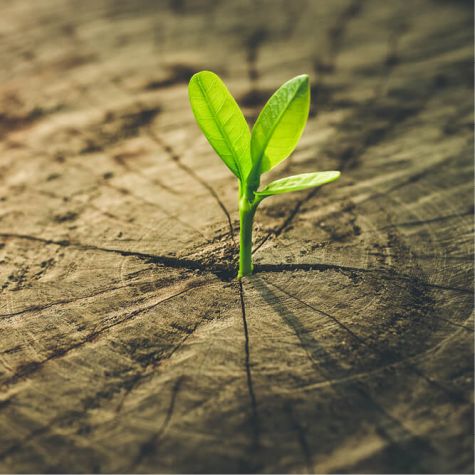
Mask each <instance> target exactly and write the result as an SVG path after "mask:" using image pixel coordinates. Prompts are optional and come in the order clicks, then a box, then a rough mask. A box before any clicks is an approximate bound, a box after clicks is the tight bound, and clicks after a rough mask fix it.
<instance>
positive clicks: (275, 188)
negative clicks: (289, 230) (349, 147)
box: [256, 171, 340, 198]
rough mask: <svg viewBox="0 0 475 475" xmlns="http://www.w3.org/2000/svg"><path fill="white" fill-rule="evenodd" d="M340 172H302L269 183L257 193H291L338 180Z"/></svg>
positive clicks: (263, 196) (260, 194) (262, 194)
mask: <svg viewBox="0 0 475 475" xmlns="http://www.w3.org/2000/svg"><path fill="white" fill-rule="evenodd" d="M339 177H340V172H338V171H331V172H315V173H302V174H301V175H294V176H288V177H287V178H281V179H280V180H276V181H273V182H272V183H269V184H268V185H267V186H266V187H265V188H264V189H262V190H261V191H257V192H256V195H257V196H260V197H262V198H265V197H266V196H271V195H280V194H281V193H289V192H291V191H299V190H306V189H307V188H315V187H317V186H322V185H325V183H330V182H332V181H335V180H337V179H338V178H339Z"/></svg>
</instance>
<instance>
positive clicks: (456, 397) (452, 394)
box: [263, 279, 467, 402]
mask: <svg viewBox="0 0 475 475" xmlns="http://www.w3.org/2000/svg"><path fill="white" fill-rule="evenodd" d="M263 280H264V279H263ZM264 282H266V283H267V284H268V285H271V286H272V287H275V288H276V289H278V290H279V291H281V292H282V293H283V294H285V295H287V296H289V297H291V298H293V299H295V300H297V301H298V302H300V303H301V304H302V305H304V306H306V307H308V308H310V309H311V310H313V311H315V312H317V313H320V314H322V315H324V316H325V317H327V318H329V319H330V320H332V321H333V322H334V323H336V324H337V325H338V326H340V327H341V328H343V329H344V330H345V331H346V332H347V333H348V334H349V335H351V336H352V337H353V338H354V339H355V340H356V341H358V343H360V344H361V345H364V346H365V347H366V348H368V349H369V350H370V351H371V352H373V353H374V354H376V355H377V356H378V357H380V358H382V359H383V360H386V359H388V358H389V359H393V353H392V352H390V351H386V350H380V349H379V348H377V347H375V346H374V345H372V344H370V343H368V342H367V341H366V340H364V339H363V338H361V337H360V336H358V335H357V334H356V333H354V332H353V331H352V330H351V329H350V328H348V327H347V326H346V325H344V324H343V323H342V322H340V321H339V320H338V319H337V318H335V317H334V316H333V315H330V314H329V313H327V312H324V311H323V310H320V309H317V308H316V307H314V306H313V305H311V304H309V303H307V302H305V301H304V300H302V299H300V298H299V297H297V296H295V295H293V294H291V293H289V292H287V291H286V290H284V289H282V288H281V287H280V286H277V285H276V284H274V283H272V282H269V281H267V280H264ZM396 356H397V355H396ZM413 358H415V356H411V357H409V358H406V359H405V360H399V361H396V362H394V363H391V364H390V365H388V367H389V366H393V365H394V364H395V363H396V364H398V363H402V364H404V365H406V367H407V368H408V369H409V370H411V371H413V372H414V373H415V374H417V375H418V376H419V377H421V378H422V379H424V380H425V381H426V382H427V383H429V384H430V385H432V386H434V387H436V388H437V389H439V390H440V391H442V392H443V393H445V394H446V395H447V396H448V397H449V398H450V400H453V401H458V402H467V400H466V398H465V397H464V396H463V395H462V394H460V393H458V392H457V391H454V390H452V389H451V388H447V387H446V386H444V385H443V384H441V383H440V382H439V381H436V380H434V379H433V378H431V377H430V376H427V375H426V374H425V373H423V372H422V371H421V370H420V369H419V368H418V367H416V366H414V365H413V364H411V363H410V362H409V361H407V360H409V359H413Z"/></svg>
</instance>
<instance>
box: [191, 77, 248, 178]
mask: <svg viewBox="0 0 475 475" xmlns="http://www.w3.org/2000/svg"><path fill="white" fill-rule="evenodd" d="M188 93H189V97H190V103H191V109H192V110H193V114H194V115H195V118H196V121H197V122H198V125H199V126H200V128H201V130H202V131H203V134H204V135H205V136H206V138H207V139H208V142H209V143H210V144H211V146H212V147H213V149H214V150H215V151H216V153H217V154H218V155H219V156H220V157H221V159H222V160H223V162H224V163H225V164H226V165H227V167H228V168H229V169H230V170H231V171H232V172H233V173H234V174H235V175H236V176H237V177H238V178H239V179H241V180H245V179H246V177H247V175H248V174H249V171H250V170H251V156H250V135H251V134H250V132H249V126H248V125H247V122H246V119H245V118H244V115H243V114H242V112H241V109H240V108H239V106H238V105H237V103H236V101H235V100H234V98H233V96H232V95H231V93H230V92H229V91H228V89H227V87H226V86H225V85H224V83H223V81H221V79H220V78H219V77H218V76H217V75H216V74H214V73H212V72H211V71H201V72H199V73H196V74H195V75H194V76H193V77H192V78H191V80H190V83H189V85H188Z"/></svg>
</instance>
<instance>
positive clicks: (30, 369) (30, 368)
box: [0, 282, 209, 388]
mask: <svg viewBox="0 0 475 475" xmlns="http://www.w3.org/2000/svg"><path fill="white" fill-rule="evenodd" d="M207 284H209V282H201V283H198V284H195V285H191V284H189V285H187V286H186V287H185V288H184V289H182V290H180V291H179V292H176V293H174V294H172V295H169V296H167V297H164V298H162V299H160V300H158V301H156V302H154V303H153V304H151V305H148V306H145V307H142V308H138V309H136V310H134V311H132V312H127V313H125V316H124V317H123V318H121V319H120V320H117V321H115V322H112V323H110V324H108V325H105V326H103V327H102V328H100V329H99V330H94V331H92V332H91V333H90V334H89V335H87V336H86V337H84V338H83V339H81V340H80V341H78V342H76V343H74V344H73V345H70V346H68V347H66V348H58V349H56V350H54V351H53V352H52V353H51V354H50V355H48V356H47V357H46V358H44V359H43V360H41V361H32V362H30V363H26V364H24V365H23V366H20V367H19V368H18V369H17V371H16V373H14V374H13V375H11V376H9V377H8V378H6V379H5V380H4V381H3V382H0V387H3V388H6V387H8V386H11V385H12V384H15V383H17V382H18V381H20V380H23V379H25V378H28V377H30V376H31V375H33V374H35V373H37V372H38V371H39V370H41V369H42V368H43V367H44V365H46V364H47V363H49V362H51V361H55V360H58V359H60V358H62V357H64V356H66V355H68V354H69V353H71V352H72V351H73V350H76V349H78V348H81V347H83V346H84V345H86V344H88V343H92V342H95V341H96V340H97V338H99V337H100V336H102V335H103V334H104V333H106V332H108V331H109V330H110V329H112V328H115V327H117V326H119V325H122V324H124V323H127V322H129V321H130V320H132V319H134V318H135V317H137V316H138V315H139V314H141V313H144V312H147V311H150V310H152V309H154V308H155V307H157V306H158V305H160V304H162V303H165V302H168V301H169V300H171V299H174V298H176V297H179V296H180V295H183V294H185V293H187V292H190V291H192V290H194V289H197V288H199V287H203V286H204V285H207Z"/></svg>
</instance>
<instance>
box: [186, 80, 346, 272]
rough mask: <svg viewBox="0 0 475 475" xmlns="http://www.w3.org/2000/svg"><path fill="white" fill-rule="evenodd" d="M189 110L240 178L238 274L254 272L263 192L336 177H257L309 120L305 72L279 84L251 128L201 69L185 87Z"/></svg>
mask: <svg viewBox="0 0 475 475" xmlns="http://www.w3.org/2000/svg"><path fill="white" fill-rule="evenodd" d="M188 92H189V97H190V103H191V108H192V110H193V114H194V115H195V118H196V121H197V122H198V125H199V126H200V128H201V130H202V131H203V134H204V135H205V137H206V138H207V139H208V141H209V143H210V144H211V146H212V147H213V149H214V150H215V152H216V153H217V154H218V155H219V157H220V158H221V159H222V160H223V162H224V163H225V164H226V166H227V167H228V168H229V169H230V170H231V172H232V173H234V175H236V177H237V179H238V180H239V220H240V229H239V238H240V242H239V273H238V278H242V277H244V276H246V275H250V274H252V271H253V264H252V227H253V222H254V215H255V213H256V209H257V207H258V206H259V203H260V202H261V201H262V200H263V199H264V198H266V197H267V196H272V195H279V194H281V193H288V192H290V191H299V190H305V189H308V188H314V187H317V186H321V185H324V184H325V183H330V182H332V181H335V180H336V179H338V177H339V176H340V172H339V171H327V172H314V173H303V174H301V175H294V176H289V177H287V178H282V179H280V180H276V181H273V182H272V183H269V184H268V185H266V186H265V187H264V188H262V189H261V190H259V186H260V182H261V175H262V174H263V173H265V172H268V171H270V170H272V169H273V168H274V167H275V166H277V165H278V164H279V163H280V162H282V161H283V160H285V159H286V158H287V157H288V156H289V155H290V154H291V153H292V152H293V150H294V149H295V147H296V145H297V143H298V141H299V139H300V136H301V135H302V132H303V129H304V127H305V124H306V122H307V118H308V112H309V108H310V86H309V79H308V76H307V75H306V74H302V75H301V76H297V77H295V78H293V79H291V80H290V81H287V82H286V83H285V84H283V85H282V86H281V87H280V88H279V89H277V91H276V92H275V93H274V94H273V95H272V97H271V98H270V99H269V100H268V102H267V104H266V105H265V106H264V108H263V109H262V111H261V113H260V114H259V117H258V118H257V120H256V123H255V124H254V127H253V129H252V133H251V132H250V131H249V126H248V125H247V122H246V119H245V118H244V115H243V113H242V111H241V109H240V108H239V106H238V105H237V103H236V101H235V100H234V98H233V96H232V95H231V93H230V92H229V91H228V89H227V88H226V86H225V85H224V83H223V81H221V79H220V78H219V77H218V76H217V75H216V74H214V73H212V72H210V71H200V72H199V73H196V74H195V75H194V76H193V77H192V78H191V80H190V84H189V86H188Z"/></svg>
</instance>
